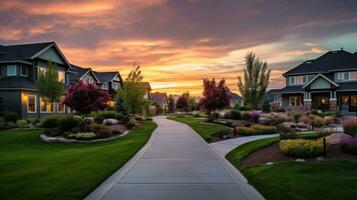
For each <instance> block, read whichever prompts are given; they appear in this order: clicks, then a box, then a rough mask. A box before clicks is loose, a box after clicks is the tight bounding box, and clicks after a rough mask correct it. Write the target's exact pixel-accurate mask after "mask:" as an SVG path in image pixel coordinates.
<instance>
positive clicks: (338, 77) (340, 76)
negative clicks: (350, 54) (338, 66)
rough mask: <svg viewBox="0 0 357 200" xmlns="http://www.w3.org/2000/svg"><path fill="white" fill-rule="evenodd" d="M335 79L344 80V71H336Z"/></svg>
mask: <svg viewBox="0 0 357 200" xmlns="http://www.w3.org/2000/svg"><path fill="white" fill-rule="evenodd" d="M337 79H338V80H344V79H345V73H344V72H338V73H337Z"/></svg>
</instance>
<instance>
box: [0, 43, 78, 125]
mask: <svg viewBox="0 0 357 200" xmlns="http://www.w3.org/2000/svg"><path fill="white" fill-rule="evenodd" d="M50 62H52V63H53V64H55V65H56V66H57V70H58V79H59V80H60V81H62V82H63V84H64V85H65V86H68V85H69V78H68V71H69V70H70V69H71V65H70V64H69V62H68V61H67V59H66V58H65V56H64V55H63V54H62V52H61V51H60V49H59V48H58V46H57V45H56V43H54V42H47V43H35V44H20V45H7V46H5V45H0V97H2V98H3V102H4V105H5V110H6V112H16V113H18V115H19V117H21V118H39V117H42V116H45V115H48V114H52V113H66V112H67V109H66V108H65V107H64V106H63V105H60V104H59V103H55V104H53V105H52V104H50V103H47V102H45V101H43V99H42V98H41V97H40V96H39V94H38V91H37V89H36V84H35V82H36V80H37V77H38V74H39V72H41V71H45V70H46V69H47V68H48V64H49V63H50Z"/></svg>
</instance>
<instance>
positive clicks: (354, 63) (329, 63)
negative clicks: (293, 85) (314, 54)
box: [284, 50, 357, 76]
mask: <svg viewBox="0 0 357 200" xmlns="http://www.w3.org/2000/svg"><path fill="white" fill-rule="evenodd" d="M352 69H357V56H356V55H354V54H352V53H350V52H347V51H345V50H337V51H329V52H327V53H325V54H324V55H322V56H320V57H318V58H316V59H314V60H308V61H305V62H303V63H301V64H300V65H298V66H296V67H294V68H293V69H291V70H289V71H287V72H285V73H284V76H286V75H293V74H307V73H326V72H329V71H339V70H352Z"/></svg>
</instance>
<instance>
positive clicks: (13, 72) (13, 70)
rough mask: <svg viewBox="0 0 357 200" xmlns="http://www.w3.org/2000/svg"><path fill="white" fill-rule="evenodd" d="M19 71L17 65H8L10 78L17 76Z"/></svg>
mask: <svg viewBox="0 0 357 200" xmlns="http://www.w3.org/2000/svg"><path fill="white" fill-rule="evenodd" d="M16 74H17V70H16V65H8V66H7V75H8V76H16Z"/></svg>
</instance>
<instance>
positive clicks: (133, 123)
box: [126, 119, 136, 129]
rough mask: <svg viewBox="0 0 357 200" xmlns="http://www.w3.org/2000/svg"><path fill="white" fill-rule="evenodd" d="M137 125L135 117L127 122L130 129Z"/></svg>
mask: <svg viewBox="0 0 357 200" xmlns="http://www.w3.org/2000/svg"><path fill="white" fill-rule="evenodd" d="M135 126H136V121H135V120H133V119H131V120H129V121H128V122H127V123H126V127H127V128H128V129H132V128H134V127H135Z"/></svg>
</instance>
